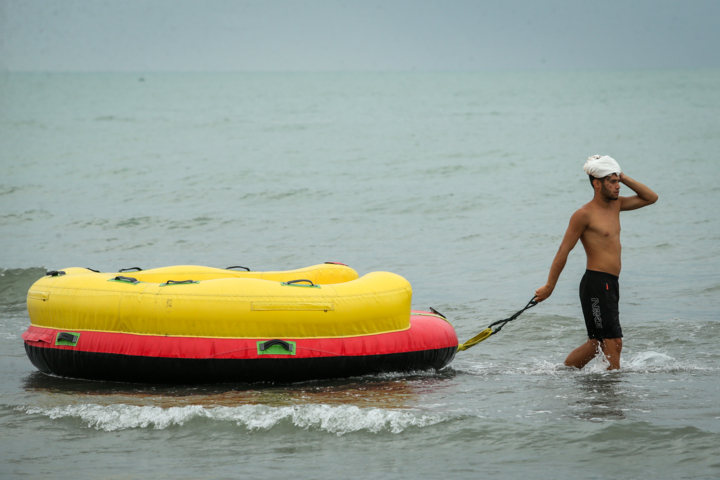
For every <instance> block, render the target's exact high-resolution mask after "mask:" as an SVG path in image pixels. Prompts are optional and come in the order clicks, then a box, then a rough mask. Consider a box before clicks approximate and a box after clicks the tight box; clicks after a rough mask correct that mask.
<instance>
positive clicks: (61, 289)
mask: <svg viewBox="0 0 720 480" xmlns="http://www.w3.org/2000/svg"><path fill="white" fill-rule="evenodd" d="M64 272H65V274H64V275H58V276H47V277H43V278H42V279H40V280H38V281H37V282H36V283H35V284H34V285H33V286H32V287H31V288H30V291H29V292H28V312H29V314H30V319H31V322H32V325H34V326H37V327H46V328H55V329H62V330H66V331H74V330H81V331H99V332H117V333H131V334H139V335H164V336H187V337H206V338H258V339H265V338H338V337H352V336H359V335H375V334H381V333H388V332H396V331H401V330H407V329H408V328H410V302H411V299H412V288H411V286H410V283H409V282H408V281H407V280H405V279H404V278H402V277H400V276H399V275H395V274H393V273H388V272H374V273H370V274H367V275H365V276H363V277H362V278H358V275H357V273H356V272H355V271H354V270H353V269H351V268H349V267H346V266H342V265H329V264H324V265H317V266H314V267H308V268H305V269H300V270H294V271H288V272H236V271H229V270H221V269H215V268H210V267H199V266H176V267H167V268H161V269H154V270H145V271H140V272H130V273H124V274H122V275H123V276H124V277H125V278H131V279H133V280H134V281H131V280H124V279H123V278H122V277H118V274H117V273H93V272H91V271H89V270H87V269H84V268H67V269H65V270H64ZM169 280H172V281H176V282H180V281H189V280H192V281H193V283H168V281H169ZM294 280H310V282H297V283H292V282H293V281H294ZM288 282H291V283H288ZM311 282H312V284H311Z"/></svg>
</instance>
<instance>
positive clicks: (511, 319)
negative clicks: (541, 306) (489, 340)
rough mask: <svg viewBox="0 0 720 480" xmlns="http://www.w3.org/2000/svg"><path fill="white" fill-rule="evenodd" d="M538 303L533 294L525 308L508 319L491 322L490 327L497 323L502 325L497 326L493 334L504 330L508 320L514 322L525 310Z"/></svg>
mask: <svg viewBox="0 0 720 480" xmlns="http://www.w3.org/2000/svg"><path fill="white" fill-rule="evenodd" d="M537 304H538V302H536V301H535V295H533V297H532V298H531V299H530V301H529V302H528V303H527V305H525V308H523V309H522V310H520V311H518V312H517V313H515V314H514V315H512V316H511V317H508V318H506V319H504V320H498V321H497V322H494V323H491V324H490V325H488V328H492V327H494V326H495V325H500V326H499V327H498V328H496V329H495V330H493V332H492V334H491V335H495V334H496V333H498V332H499V331H500V330H502V328H503V327H504V326H505V325H506V324H507V323H508V322H512V321H513V320H515V319H516V318H518V317H519V316H520V315H521V314H522V313H523V312H524V311H525V310H528V309H531V308H532V307H534V306H535V305H537Z"/></svg>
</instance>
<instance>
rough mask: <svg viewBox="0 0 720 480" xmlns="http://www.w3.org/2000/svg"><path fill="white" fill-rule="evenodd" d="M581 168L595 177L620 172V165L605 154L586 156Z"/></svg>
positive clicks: (603, 176)
mask: <svg viewBox="0 0 720 480" xmlns="http://www.w3.org/2000/svg"><path fill="white" fill-rule="evenodd" d="M583 170H585V173H587V174H588V175H592V176H593V177H595V178H605V177H607V176H608V175H612V174H613V173H617V174H618V175H620V172H622V170H620V165H618V163H617V162H616V161H615V159H614V158H612V157H608V156H607V155H604V156H600V155H593V156H592V157H588V159H587V162H585V166H584V167H583Z"/></svg>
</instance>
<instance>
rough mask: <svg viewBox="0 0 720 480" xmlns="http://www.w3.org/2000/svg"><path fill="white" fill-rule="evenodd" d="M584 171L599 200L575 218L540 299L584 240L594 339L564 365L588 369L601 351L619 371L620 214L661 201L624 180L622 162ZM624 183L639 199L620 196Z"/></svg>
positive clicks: (584, 286) (584, 294) (586, 311)
mask: <svg viewBox="0 0 720 480" xmlns="http://www.w3.org/2000/svg"><path fill="white" fill-rule="evenodd" d="M583 170H585V173H587V174H588V175H589V176H590V183H591V184H592V186H593V189H594V190H595V195H594V196H593V199H592V201H590V203H587V204H585V205H583V206H582V207H580V209H579V210H578V211H577V212H575V213H574V214H573V215H572V217H570V225H568V228H567V231H566V232H565V237H564V238H563V241H562V243H561V244H560V249H559V250H558V252H557V255H555V259H554V260H553V262H552V266H551V267H550V274H549V275H548V280H547V284H545V285H544V286H542V287H540V288H538V289H537V290H536V291H535V300H536V301H538V302H542V301H543V300H545V299H546V298H548V297H549V296H550V295H551V294H552V292H553V290H554V289H555V285H556V284H557V281H558V278H559V277H560V273H561V272H562V270H563V268H564V267H565V262H566V261H567V257H568V254H569V253H570V251H571V250H572V249H573V248H575V245H576V244H577V241H578V239H579V240H580V241H581V242H582V244H583V247H584V248H585V254H586V255H587V270H586V271H585V275H584V276H583V278H582V281H581V282H580V304H581V305H582V310H583V316H584V317H585V326H586V327H587V331H588V337H589V338H588V341H587V342H585V343H584V344H582V345H580V346H579V347H577V348H576V349H575V350H573V351H572V352H570V355H568V357H567V358H566V359H565V365H567V366H569V367H577V368H583V367H584V366H585V365H587V364H588V362H590V360H592V359H593V358H594V357H595V355H597V354H599V353H600V350H602V352H603V353H604V354H605V357H606V358H607V359H608V362H610V366H609V367H608V370H615V369H618V368H620V351H621V350H622V336H623V335H622V329H621V328H620V319H619V316H618V299H619V298H620V292H619V290H618V276H619V275H620V267H621V265H620V251H621V249H622V247H621V246H620V212H623V211H627V210H636V209H638V208H642V207H645V206H647V205H650V204H653V203H655V202H656V201H657V199H658V196H657V194H656V193H655V192H653V191H652V190H650V189H649V188H648V187H646V186H645V185H643V184H642V183H640V182H636V181H635V180H633V179H632V178H630V177H628V176H627V175H624V174H623V173H622V171H621V170H620V166H619V165H618V164H617V162H616V161H615V160H613V159H612V158H610V157H608V156H604V157H601V156H600V155H594V156H592V157H590V158H589V159H588V161H587V163H586V164H585V166H584V167H583ZM621 183H624V184H625V185H627V186H628V187H630V189H631V190H633V191H634V192H635V193H636V194H637V195H633V196H632V197H620V196H619V195H618V194H619V193H620V184H621Z"/></svg>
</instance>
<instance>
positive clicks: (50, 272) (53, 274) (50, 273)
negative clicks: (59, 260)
mask: <svg viewBox="0 0 720 480" xmlns="http://www.w3.org/2000/svg"><path fill="white" fill-rule="evenodd" d="M45 275H47V276H48V277H60V276H62V275H65V270H48V271H47V272H45Z"/></svg>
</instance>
